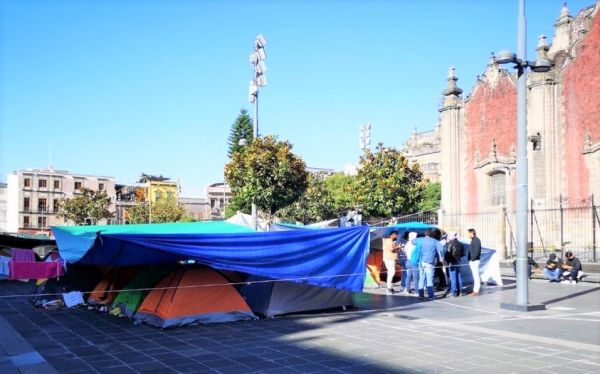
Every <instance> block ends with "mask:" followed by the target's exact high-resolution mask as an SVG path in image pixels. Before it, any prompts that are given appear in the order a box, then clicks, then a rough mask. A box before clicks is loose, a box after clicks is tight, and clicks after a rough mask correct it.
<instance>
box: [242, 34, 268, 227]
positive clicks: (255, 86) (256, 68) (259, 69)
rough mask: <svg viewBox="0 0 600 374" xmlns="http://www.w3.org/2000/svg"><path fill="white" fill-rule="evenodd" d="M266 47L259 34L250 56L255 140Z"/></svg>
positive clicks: (254, 217)
mask: <svg viewBox="0 0 600 374" xmlns="http://www.w3.org/2000/svg"><path fill="white" fill-rule="evenodd" d="M265 45H267V39H265V37H264V36H263V34H259V35H258V36H257V37H256V39H254V51H252V54H250V63H251V64H252V67H253V73H254V75H253V77H252V80H251V81H250V89H249V101H250V103H252V104H254V128H253V135H254V136H253V137H254V138H258V93H259V91H260V88H261V87H265V86H266V85H267V77H266V75H265V73H266V71H267V66H266V65H265V63H264V62H263V61H264V60H265V59H266V58H267V54H266V52H265ZM240 145H241V144H240ZM252 227H253V228H254V230H256V229H257V228H258V221H257V210H256V204H255V203H254V202H252Z"/></svg>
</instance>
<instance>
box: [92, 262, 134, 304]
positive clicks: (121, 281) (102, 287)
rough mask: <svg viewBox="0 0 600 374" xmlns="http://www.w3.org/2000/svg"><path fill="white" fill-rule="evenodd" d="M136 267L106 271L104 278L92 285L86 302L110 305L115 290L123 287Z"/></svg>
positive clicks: (115, 292)
mask: <svg viewBox="0 0 600 374" xmlns="http://www.w3.org/2000/svg"><path fill="white" fill-rule="evenodd" d="M137 270H138V269H137V268H113V269H110V270H109V271H108V273H107V274H106V275H105V276H104V278H103V279H102V280H101V281H100V283H98V284H97V285H96V287H94V290H93V291H92V292H91V293H90V296H89V297H88V304H91V305H98V306H104V305H110V304H112V302H113V300H114V299H115V298H116V297H117V293H118V292H117V291H120V290H121V289H123V286H125V285H126V284H127V283H128V282H129V281H130V280H131V278H133V276H134V275H135V273H136V272H137Z"/></svg>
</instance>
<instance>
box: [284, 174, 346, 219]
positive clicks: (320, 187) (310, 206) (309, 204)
mask: <svg viewBox="0 0 600 374" xmlns="http://www.w3.org/2000/svg"><path fill="white" fill-rule="evenodd" d="M276 215H277V216H278V217H279V218H281V219H282V220H283V221H286V222H302V223H303V224H305V225H306V224H309V223H314V222H319V221H325V220H327V219H331V218H336V212H335V209H334V205H333V199H332V197H331V194H330V192H329V190H328V189H327V187H326V186H325V183H324V181H323V177H322V176H320V175H314V174H308V187H307V188H306V191H304V193H303V194H302V196H300V198H299V199H298V200H297V201H295V202H294V203H292V204H291V205H288V206H287V207H285V208H283V209H281V210H279V211H278V212H277V213H276Z"/></svg>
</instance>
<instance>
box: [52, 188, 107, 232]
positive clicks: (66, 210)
mask: <svg viewBox="0 0 600 374" xmlns="http://www.w3.org/2000/svg"><path fill="white" fill-rule="evenodd" d="M80 192H81V194H80V195H78V196H75V197H72V198H67V199H64V200H63V201H62V202H61V204H60V208H59V209H60V211H59V212H58V216H59V217H61V218H64V219H65V220H67V221H73V222H74V223H75V224H76V225H82V224H84V223H85V222H86V220H88V219H90V220H92V221H93V222H97V221H99V220H101V219H105V218H112V217H113V213H112V212H111V211H110V210H108V208H109V207H110V204H111V198H110V197H108V195H107V194H106V192H105V191H93V190H90V189H89V188H85V187H83V188H81V190H80Z"/></svg>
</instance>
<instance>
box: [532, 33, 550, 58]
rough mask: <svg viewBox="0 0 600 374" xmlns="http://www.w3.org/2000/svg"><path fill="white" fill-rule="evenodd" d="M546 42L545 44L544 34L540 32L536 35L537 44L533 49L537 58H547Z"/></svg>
mask: <svg viewBox="0 0 600 374" xmlns="http://www.w3.org/2000/svg"><path fill="white" fill-rule="evenodd" d="M549 49H550V47H548V44H546V35H544V34H542V35H540V36H538V45H537V48H536V49H535V50H536V51H537V55H538V57H539V58H548V50H549Z"/></svg>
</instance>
